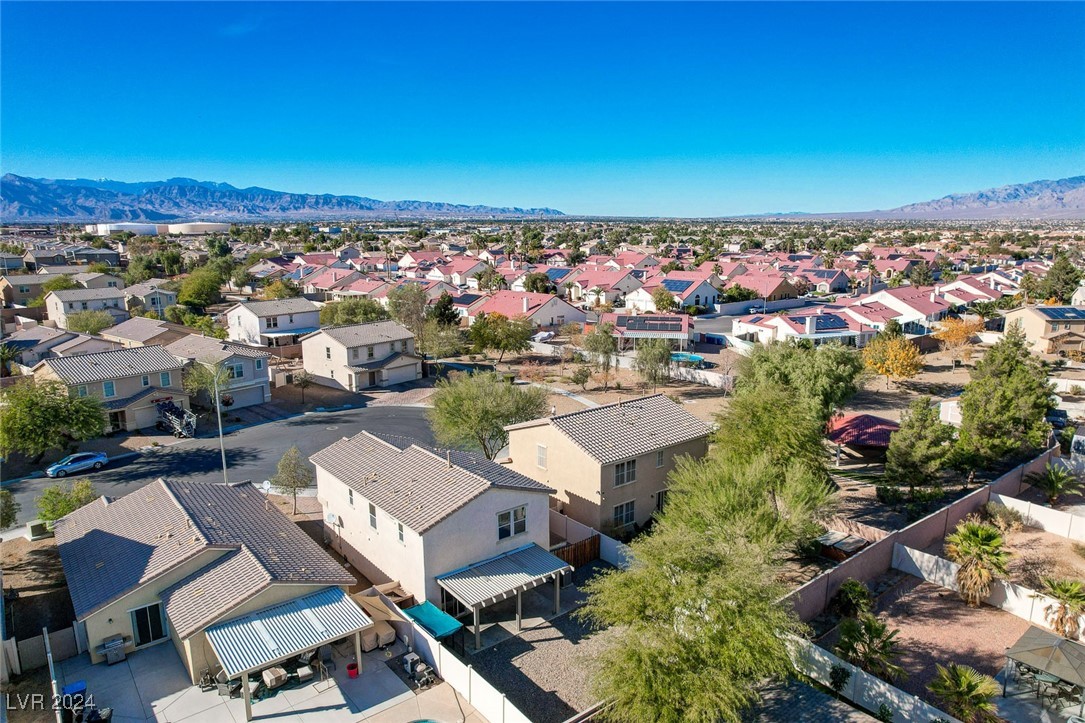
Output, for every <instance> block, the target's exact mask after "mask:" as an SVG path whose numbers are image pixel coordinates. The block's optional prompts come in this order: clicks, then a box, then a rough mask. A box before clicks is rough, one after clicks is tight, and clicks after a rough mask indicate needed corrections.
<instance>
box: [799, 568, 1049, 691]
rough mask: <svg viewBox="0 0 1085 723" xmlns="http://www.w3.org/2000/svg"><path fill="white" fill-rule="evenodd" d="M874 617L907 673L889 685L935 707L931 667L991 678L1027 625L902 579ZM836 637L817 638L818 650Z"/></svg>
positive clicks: (948, 592)
mask: <svg viewBox="0 0 1085 723" xmlns="http://www.w3.org/2000/svg"><path fill="white" fill-rule="evenodd" d="M875 612H876V613H877V614H878V616H879V617H880V618H881V619H882V620H884V621H885V622H887V623H888V624H889V628H890V629H891V630H892V629H897V630H899V631H900V632H899V633H898V635H897V640H898V641H899V644H900V645H899V648H900V650H901V651H902V655H901V656H900V658H898V660H897V663H898V664H899V665H900V666H902V667H903V668H904V669H905V671H907V673H908V677H907V678H906V679H905V680H903V681H897V682H896V683H895V685H896V686H897V687H898V688H900V689H902V690H904V691H907V692H908V693H911V694H913V695H917V696H919V697H920V698H922V699H924V700H926V701H928V702H930V703H932V704H934V705H938V701H937V700H936V699H935V698H934V697H933V696H932V695H931V694H930V693H929V692H928V691H927V684H928V683H930V681H931V680H932V679H933V678H934V675H935V672H936V670H935V665H936V664H941V665H947V664H949V663H963V664H965V665H970V666H972V667H973V668H975V669H976V670H979V671H980V672H983V673H986V674H987V675H991V676H993V675H995V674H996V673H998V672H999V670H1001V669H1002V666H1003V664H1004V663H1005V657H1004V654H1005V652H1006V648H1008V647H1010V646H1011V645H1013V644H1014V643H1015V642H1017V639H1018V638H1019V637H1021V635H1022V634H1023V633H1024V632H1025V630H1027V629H1028V626H1029V625H1028V622H1027V621H1025V620H1021V619H1020V618H1017V617H1014V616H1013V615H1011V614H1009V613H1006V612H1003V611H1001V610H999V609H997V608H993V607H990V606H988V605H983V606H981V607H978V608H970V607H968V606H967V605H965V604H964V602H962V601H961V599H960V598H959V597H958V596H957V593H955V592H953V591H951V590H947V589H945V588H942V587H939V586H937V585H932V584H930V583H926V582H922V581H920V580H919V579H917V578H914V577H907V578H905V579H904V580H903V581H902V582H901V583H900V584H899V585H898V586H896V587H894V588H892V589H891V590H889V591H888V592H886V593H885V594H883V595H882V596H881V597H880V598H879V599H878V602H877V604H876V606H875ZM836 637H837V631H836V630H835V629H834V630H832V631H830V632H829V633H828V634H827V635H825V636H823V637H822V638H821V639H820V640H819V641H818V642H819V644H820V645H822V646H825V647H828V648H830V649H831V648H832V646H833V645H834V644H835V640H836Z"/></svg>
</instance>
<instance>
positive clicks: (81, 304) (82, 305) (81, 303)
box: [79, 301, 90, 311]
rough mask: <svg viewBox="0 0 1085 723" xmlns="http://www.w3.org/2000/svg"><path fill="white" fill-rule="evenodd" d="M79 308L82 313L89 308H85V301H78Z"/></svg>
mask: <svg viewBox="0 0 1085 723" xmlns="http://www.w3.org/2000/svg"><path fill="white" fill-rule="evenodd" d="M79 306H80V308H82V309H83V311H86V310H87V309H89V308H90V307H89V306H87V302H85V301H80V302H79Z"/></svg>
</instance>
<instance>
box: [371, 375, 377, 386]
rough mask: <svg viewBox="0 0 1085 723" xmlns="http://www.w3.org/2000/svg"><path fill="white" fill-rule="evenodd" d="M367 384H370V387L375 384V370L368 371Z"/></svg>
mask: <svg viewBox="0 0 1085 723" xmlns="http://www.w3.org/2000/svg"><path fill="white" fill-rule="evenodd" d="M369 386H371V387H375V386H377V373H376V372H369Z"/></svg>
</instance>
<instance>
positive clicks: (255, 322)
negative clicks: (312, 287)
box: [225, 297, 320, 346]
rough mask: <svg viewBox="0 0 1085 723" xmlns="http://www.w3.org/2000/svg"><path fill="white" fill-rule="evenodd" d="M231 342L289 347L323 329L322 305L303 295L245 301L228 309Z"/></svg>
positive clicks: (227, 324) (228, 327)
mask: <svg viewBox="0 0 1085 723" xmlns="http://www.w3.org/2000/svg"><path fill="white" fill-rule="evenodd" d="M225 313H226V329H227V332H228V334H229V337H230V341H238V342H241V343H242V344H251V345H253V346H290V345H292V344H297V343H298V340H299V339H300V338H301V337H303V336H305V335H306V334H310V333H312V332H314V331H316V330H317V329H319V328H320V307H319V306H317V305H316V304H314V303H313V302H311V301H309V300H308V299H303V298H300V297H298V298H293V299H275V300H272V301H246V302H243V303H240V304H235V305H234V306H231V307H230V308H229V309H227V310H226V312H225Z"/></svg>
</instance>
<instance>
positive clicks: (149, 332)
mask: <svg viewBox="0 0 1085 723" xmlns="http://www.w3.org/2000/svg"><path fill="white" fill-rule="evenodd" d="M167 331H181V332H186V333H191V332H189V331H188V330H186V329H185V327H183V326H180V325H177V324H171V323H170V322H168V321H163V320H162V319H148V318H147V317H146V316H133V317H132V318H131V319H126V320H124V321H122V322H121V323H119V324H117V325H116V326H111V327H109V328H108V329H106V330H105V332H104V334H105V335H107V336H111V337H116V338H118V339H128V340H129V341H138V342H144V341H147V340H148V339H153V338H155V337H156V336H158V335H160V334H163V333H165V332H167Z"/></svg>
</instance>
